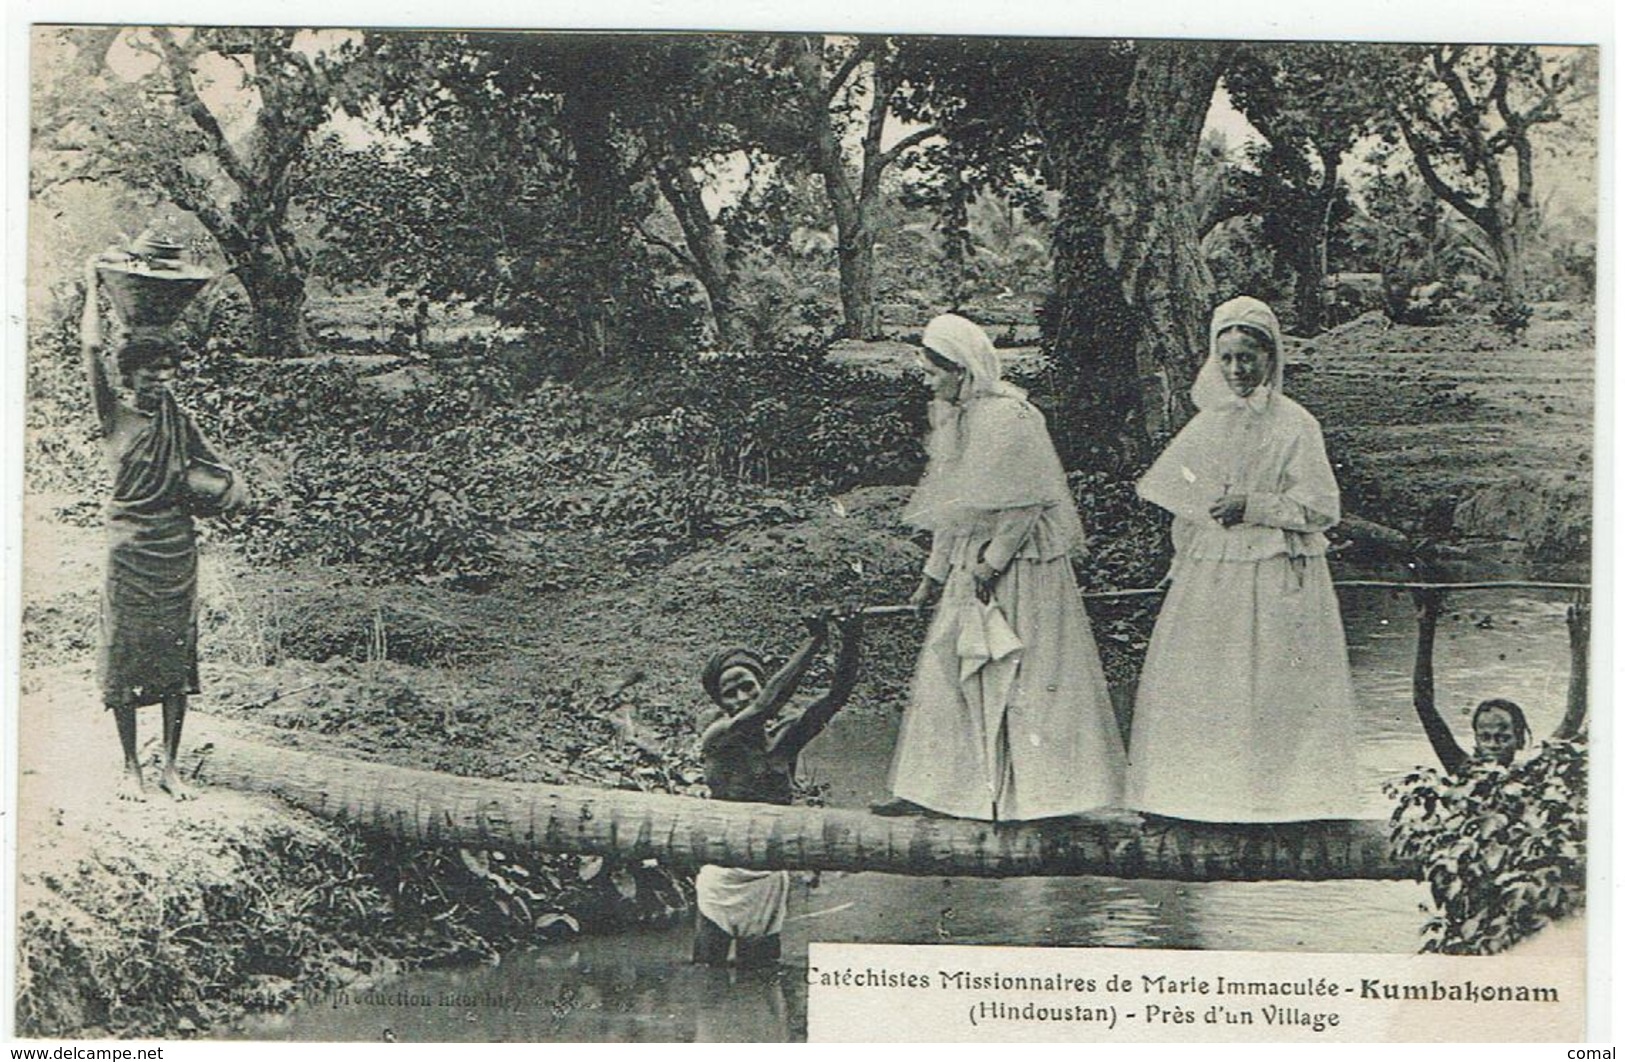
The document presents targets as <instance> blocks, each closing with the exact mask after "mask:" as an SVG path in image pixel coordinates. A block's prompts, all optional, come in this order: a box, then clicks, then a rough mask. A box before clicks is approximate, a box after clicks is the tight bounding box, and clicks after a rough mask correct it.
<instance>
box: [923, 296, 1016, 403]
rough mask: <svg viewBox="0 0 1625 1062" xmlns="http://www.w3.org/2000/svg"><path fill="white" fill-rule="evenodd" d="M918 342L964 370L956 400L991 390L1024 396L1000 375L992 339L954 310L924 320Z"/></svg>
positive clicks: (984, 393)
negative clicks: (963, 377)
mask: <svg viewBox="0 0 1625 1062" xmlns="http://www.w3.org/2000/svg"><path fill="white" fill-rule="evenodd" d="M920 342H921V343H922V344H923V345H924V346H926V347H927V348H929V349H930V350H932V351H934V352H936V353H937V354H940V355H942V356H943V357H944V358H947V359H948V360H949V361H951V362H953V363H954V364H955V365H958V366H959V367H960V368H962V369H964V370H965V373H966V379H965V383H964V385H963V386H962V387H961V388H960V391H959V401H961V402H967V401H969V400H970V399H972V398H980V397H981V396H983V395H991V394H1005V395H1011V396H1013V397H1015V398H1025V397H1026V392H1025V391H1023V390H1022V389H1021V388H1019V387H1017V386H1016V385H1015V384H1011V383H1006V382H1005V381H1004V380H1003V379H1001V378H1000V377H1001V374H1002V371H1003V370H1002V368H1001V366H1000V365H999V352H998V351H997V350H995V349H993V340H991V339H989V338H988V337H987V333H986V332H984V331H982V326H981V325H978V324H976V323H975V322H973V321H968V320H966V319H965V318H963V317H961V316H959V315H958V314H957V313H943V314H938V315H937V316H935V317H933V318H931V320H930V322H929V323H927V324H926V326H925V334H924V335H922V336H921V337H920Z"/></svg>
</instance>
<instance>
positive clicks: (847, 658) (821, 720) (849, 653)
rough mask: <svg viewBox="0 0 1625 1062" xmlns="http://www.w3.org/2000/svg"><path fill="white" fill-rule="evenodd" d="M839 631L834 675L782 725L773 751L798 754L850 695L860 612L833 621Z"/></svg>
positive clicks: (859, 641)
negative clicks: (821, 691)
mask: <svg viewBox="0 0 1625 1062" xmlns="http://www.w3.org/2000/svg"><path fill="white" fill-rule="evenodd" d="M836 627H837V629H838V630H839V631H840V637H841V649H840V652H839V653H838V654H837V655H836V658H835V677H834V679H833V680H831V682H830V685H829V691H828V692H827V693H825V694H824V695H823V696H822V697H820V698H818V699H817V700H816V701H814V702H813V703H812V704H810V705H808V706H807V710H806V711H805V712H802V713H801V717H800V718H798V719H796V720H795V721H794V722H792V723H790V724H789V725H787V726H786V727H785V728H784V732H783V733H781V734H779V736H778V738H777V739H776V740H775V741H774V742H773V748H774V751H776V752H788V753H790V754H791V755H795V756H799V755H800V754H801V750H802V749H804V748H806V747H807V743H808V742H809V741H811V740H812V739H813V738H815V737H817V736H818V735H819V734H820V733H822V732H823V729H824V727H826V726H828V725H829V721H830V720H831V719H833V718H835V713H836V712H838V711H840V710H841V708H842V707H843V706H845V704H846V702H847V698H849V697H851V696H852V687H854V686H856V685H857V684H858V650H859V649H860V648H861V647H862V644H863V613H862V612H861V611H854V612H852V613H849V614H848V615H846V616H843V617H842V618H841V619H839V620H837V621H836Z"/></svg>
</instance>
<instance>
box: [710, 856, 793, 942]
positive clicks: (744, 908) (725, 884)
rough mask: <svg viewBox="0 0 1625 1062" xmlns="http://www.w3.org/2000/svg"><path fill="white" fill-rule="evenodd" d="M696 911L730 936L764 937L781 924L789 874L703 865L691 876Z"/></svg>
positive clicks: (775, 930)
mask: <svg viewBox="0 0 1625 1062" xmlns="http://www.w3.org/2000/svg"><path fill="white" fill-rule="evenodd" d="M694 893H695V899H696V900H697V901H698V903H699V905H700V914H702V915H704V916H705V917H706V918H709V919H710V920H711V921H712V922H715V923H716V924H717V925H718V926H719V927H721V928H722V929H723V930H724V931H725V932H727V934H728V935H729V936H731V937H768V936H772V935H773V934H774V933H777V932H778V931H779V930H780V929H781V928H783V926H784V910H785V907H786V906H787V905H788V903H789V900H790V875H789V874H787V873H785V872H784V871H782V870H740V869H738V868H737V867H713V866H704V867H701V868H700V872H699V874H698V875H696V876H695V878H694Z"/></svg>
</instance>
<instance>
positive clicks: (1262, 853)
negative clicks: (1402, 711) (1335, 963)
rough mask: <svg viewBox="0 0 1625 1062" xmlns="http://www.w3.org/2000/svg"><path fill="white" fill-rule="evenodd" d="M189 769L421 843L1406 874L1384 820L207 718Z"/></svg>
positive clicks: (975, 872) (753, 858)
mask: <svg viewBox="0 0 1625 1062" xmlns="http://www.w3.org/2000/svg"><path fill="white" fill-rule="evenodd" d="M198 722H199V723H200V724H203V725H200V726H198V727H197V728H196V729H197V732H198V733H197V737H196V739H195V741H196V744H195V745H194V747H195V748H196V749H197V750H198V751H197V752H194V753H193V754H192V755H191V756H190V757H188V760H189V762H188V764H187V769H186V772H187V774H188V775H190V776H193V777H195V778H196V779H198V780H201V781H203V782H206V783H210V784H214V785H223V786H228V787H230V788H233V789H241V790H249V791H253V792H260V793H269V794H273V795H275V796H277V797H280V798H281V799H283V800H285V801H287V802H289V803H291V804H293V805H295V806H297V807H300V808H303V809H305V810H307V811H310V812H312V813H314V814H317V815H320V816H323V817H325V818H330V819H336V820H341V821H346V822H351V823H354V824H356V825H358V826H360V827H363V828H365V829H369V830H376V831H382V832H385V833H388V834H390V835H391V836H394V837H397V838H401V839H404V840H408V841H413V842H418V843H424V844H445V845H459V846H463V847H468V848H496V849H503V850H509V851H516V850H530V851H544V852H575V853H582V854H595V855H602V856H606V857H609V858H613V859H619V860H643V859H655V860H659V861H660V862H661V863H662V864H664V865H667V866H672V867H697V866H700V865H702V864H705V863H717V864H721V865H725V866H734V867H747V868H754V869H786V870H847V871H861V870H869V871H877V872H884V873H890V874H912V875H927V876H938V875H940V876H963V877H1033V876H1071V875H1101V876H1109V877H1123V878H1161V879H1172V880H1179V881H1262V880H1290V881H1324V880H1333V879H1346V878H1365V879H1402V878H1412V877H1414V876H1415V874H1414V872H1413V870H1412V868H1410V867H1408V866H1404V865H1402V864H1400V863H1398V862H1396V861H1395V860H1394V859H1393V858H1392V856H1391V855H1390V853H1389V850H1388V844H1387V841H1386V827H1385V824H1383V823H1381V822H1338V823H1287V824H1280V825H1256V824H1255V825H1246V826H1231V825H1206V824H1198V823H1182V822H1173V821H1169V820H1142V819H1141V817H1140V816H1138V815H1135V814H1132V813H1123V812H1117V813H1107V814H1102V815H1099V816H1090V817H1080V818H1072V819H1056V820H1049V821H1046V822H1039V823H1019V824H1007V825H997V826H995V825H993V824H990V823H981V822H971V821H967V820H961V819H945V818H925V817H908V816H904V817H881V816H877V815H871V814H868V813H867V812H862V811H847V810H841V809H834V808H810V807H779V806H775V805H771V804H744V803H730V802H725V801H712V800H696V799H694V798H692V797H679V796H670V795H666V794H656V793H636V792H627V791H624V790H613V789H593V788H586V787H574V786H555V785H538V784H530V783H521V782H503V781H496V780H492V779H485V778H465V777H459V776H456V775H449V774H440V773H437V772H433V771H423V770H415V769H412V768H407V767H396V766H391V765H388V764H379V763H366V762H362V761H358V760H349V759H340V758H337V757H333V756H326V755H319V754H316V753H310V752H302V751H298V750H294V749H287V748H280V747H271V746H268V745H261V744H257V743H253V742H249V741H244V740H242V739H241V738H239V737H236V736H233V735H232V734H230V733H228V732H227V731H226V730H225V729H224V728H223V727H221V726H220V725H219V724H217V723H214V722H212V721H210V722H205V721H204V720H203V719H199V720H198Z"/></svg>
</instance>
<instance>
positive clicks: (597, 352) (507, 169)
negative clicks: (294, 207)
mask: <svg viewBox="0 0 1625 1062" xmlns="http://www.w3.org/2000/svg"><path fill="white" fill-rule="evenodd" d="M649 40H650V39H649V38H647V37H637V36H620V35H577V34H473V35H460V34H435V35H423V36H418V37H413V38H410V39H408V40H407V41H405V42H403V45H402V47H403V49H404V48H406V47H408V46H409V47H410V48H411V49H413V54H414V56H415V58H414V60H413V64H412V65H413V66H414V67H415V68H416V69H417V70H419V71H422V72H423V74H424V78H425V81H426V83H425V84H424V85H422V86H420V87H419V89H418V91H416V92H414V93H412V94H411V95H409V96H404V97H402V99H401V101H400V103H401V105H400V106H398V107H397V108H395V109H394V110H392V111H391V112H390V114H389V115H388V118H387V121H386V122H385V130H386V132H387V133H388V134H389V136H390V144H389V145H388V150H385V149H384V148H383V147H378V148H374V149H373V150H372V151H371V152H370V153H368V154H366V155H364V156H363V157H361V158H360V159H351V160H350V163H349V164H343V165H340V164H335V165H334V166H332V168H331V170H330V174H331V179H324V182H323V185H324V188H323V198H322V202H321V204H320V208H321V210H322V212H323V214H324V216H325V217H326V219H327V228H326V229H325V230H324V233H325V235H326V236H327V237H328V239H329V240H330V242H331V243H332V245H333V254H332V255H331V256H330V257H331V258H332V260H334V261H335V262H338V261H343V262H345V263H348V264H349V265H354V266H359V267H360V268H361V269H363V270H364V269H365V267H366V264H367V262H368V261H369V260H371V259H376V260H377V262H378V266H377V268H378V270H379V272H380V273H383V274H384V275H386V276H389V277H391V278H392V279H393V283H394V284H396V285H397V286H398V287H400V288H402V289H403V290H408V289H415V290H418V291H420V292H422V293H424V294H426V295H427V296H428V297H430V298H435V299H448V300H455V301H462V302H466V303H468V304H470V305H472V306H474V307H475V308H477V309H479V310H481V311H484V312H488V313H490V314H492V315H493V316H494V317H496V318H497V319H498V320H500V321H502V322H503V323H505V324H510V325H515V326H519V327H522V328H524V329H525V330H526V331H527V332H528V333H529V334H531V335H532V336H533V337H534V338H535V339H536V340H538V341H539V342H540V343H541V344H543V345H545V350H546V356H547V357H549V358H557V359H559V360H561V361H562V362H565V363H569V364H575V365H579V364H585V363H588V362H590V361H594V360H598V359H602V358H603V357H604V356H605V355H606V354H608V353H610V352H621V351H625V350H629V349H635V348H644V349H647V348H649V347H653V346H667V345H670V344H671V343H672V342H674V341H676V340H677V339H678V337H680V336H682V335H683V334H686V333H687V331H688V328H689V325H690V324H691V319H692V311H691V309H690V308H688V307H685V306H683V305H681V300H680V299H677V298H674V297H673V296H671V295H670V294H669V293H668V292H666V291H664V290H662V287H661V284H660V283H659V277H658V276H657V275H656V272H655V270H654V268H653V263H652V262H651V260H650V256H649V254H648V251H647V247H646V244H645V241H644V240H643V239H642V238H640V236H639V233H638V226H639V224H640V222H641V221H642V220H643V219H644V218H646V217H647V216H648V215H649V213H650V211H651V210H652V209H653V208H654V205H655V203H656V197H657V195H658V192H657V191H656V189H655V187H654V185H653V182H651V181H650V180H649V169H650V167H649V157H650V151H649V148H648V145H646V144H645V143H644V142H643V141H642V140H641V139H640V137H639V136H638V133H637V131H636V130H635V129H633V128H630V127H629V125H628V122H627V121H626V120H625V117H624V114H623V111H625V110H626V109H627V107H628V103H627V101H628V99H629V98H631V97H633V96H636V97H638V98H639V99H643V98H647V97H648V96H649V95H650V94H653V93H655V92H656V91H657V89H658V86H654V85H650V84H647V83H645V80H644V78H645V67H644V66H643V65H642V64H641V61H640V60H641V57H642V55H643V50H644V49H646V48H647V47H648V45H649ZM420 250H423V251H429V252H432V253H428V254H420V253H419V251H420ZM347 275H349V274H347ZM351 278H352V279H365V276H364V274H361V275H353V276H352V277H351Z"/></svg>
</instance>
